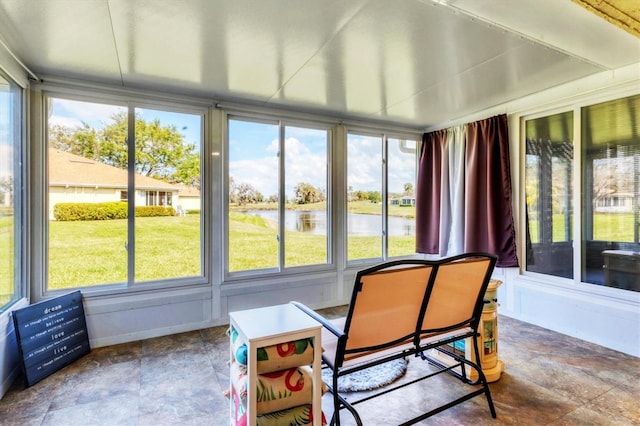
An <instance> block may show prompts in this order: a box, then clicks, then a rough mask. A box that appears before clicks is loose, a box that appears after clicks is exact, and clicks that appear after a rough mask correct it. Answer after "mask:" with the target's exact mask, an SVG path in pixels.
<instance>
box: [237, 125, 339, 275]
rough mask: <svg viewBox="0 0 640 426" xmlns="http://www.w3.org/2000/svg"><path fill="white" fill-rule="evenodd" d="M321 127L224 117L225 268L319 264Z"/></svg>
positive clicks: (325, 133) (325, 233) (323, 212)
mask: <svg viewBox="0 0 640 426" xmlns="http://www.w3.org/2000/svg"><path fill="white" fill-rule="evenodd" d="M329 137H330V132H329V130H328V129H327V128H321V127H318V128H314V127H311V126H306V125H305V126H300V125H293V124H286V123H283V122H281V121H278V122H274V121H271V122H270V121H262V122H259V121H255V120H249V119H245V118H242V117H235V116H234V117H230V118H229V120H228V138H229V140H228V147H229V149H228V152H229V154H228V155H229V157H228V197H229V198H228V214H227V236H228V259H227V262H228V263H227V264H228V271H229V272H231V273H235V272H240V271H254V270H268V269H272V270H282V269H284V268H292V267H302V266H310V265H325V264H327V263H329V262H330V259H329V251H328V247H329V244H328V242H329V235H330V233H329V229H330V226H329V220H328V211H329V210H328V209H329V202H328V200H329V194H328V188H329V186H328V182H329V171H328V170H329V169H328V158H329Z"/></svg>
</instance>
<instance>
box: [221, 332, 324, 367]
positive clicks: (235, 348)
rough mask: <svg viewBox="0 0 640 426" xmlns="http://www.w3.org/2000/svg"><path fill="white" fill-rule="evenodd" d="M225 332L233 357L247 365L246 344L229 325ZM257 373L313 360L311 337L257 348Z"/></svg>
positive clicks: (307, 363)
mask: <svg viewBox="0 0 640 426" xmlns="http://www.w3.org/2000/svg"><path fill="white" fill-rule="evenodd" d="M227 334H228V335H229V337H230V340H231V353H232V354H233V358H234V359H235V360H236V361H237V362H238V363H239V364H241V365H247V345H246V344H245V343H244V342H243V341H242V339H241V338H240V336H239V335H238V332H237V331H236V330H235V329H234V328H233V327H230V328H229V329H228V330H227ZM257 359H258V374H262V373H270V372H272V371H279V370H284V369H287V368H293V367H297V366H299V365H310V364H311V363H312V362H313V339H300V340H296V341H292V342H286V343H281V344H277V345H272V346H267V347H264V348H258V353H257Z"/></svg>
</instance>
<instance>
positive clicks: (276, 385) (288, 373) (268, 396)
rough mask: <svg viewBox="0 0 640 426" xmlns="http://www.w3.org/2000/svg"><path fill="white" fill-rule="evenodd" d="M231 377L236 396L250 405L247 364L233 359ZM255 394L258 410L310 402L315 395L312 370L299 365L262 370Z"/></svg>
mask: <svg viewBox="0 0 640 426" xmlns="http://www.w3.org/2000/svg"><path fill="white" fill-rule="evenodd" d="M231 380H232V388H233V390H234V393H235V396H236V397H238V399H239V400H240V402H241V403H242V404H243V405H244V406H245V407H246V399H247V380H248V378H247V374H246V369H245V368H244V366H242V365H240V364H238V363H236V362H233V363H231ZM255 394H256V413H257V414H264V413H271V412H274V411H280V410H284V409H287V408H292V407H295V406H298V405H303V404H308V403H310V402H311V401H312V396H313V379H312V377H311V370H310V368H308V367H299V368H289V369H286V370H281V371H275V372H271V373H265V374H259V375H258V377H257V383H256V393H255ZM232 397H233V395H232ZM245 411H246V410H245Z"/></svg>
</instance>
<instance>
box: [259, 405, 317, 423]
mask: <svg viewBox="0 0 640 426" xmlns="http://www.w3.org/2000/svg"><path fill="white" fill-rule="evenodd" d="M312 423H313V410H312V405H311V404H305V405H300V406H298V407H293V408H289V409H288V410H282V411H276V412H275V413H269V414H264V415H261V416H258V417H257V418H256V424H257V426H300V425H310V424H312ZM322 424H323V425H326V424H327V419H326V418H325V417H324V413H323V414H322Z"/></svg>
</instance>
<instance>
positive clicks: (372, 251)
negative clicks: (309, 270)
mask: <svg viewBox="0 0 640 426" xmlns="http://www.w3.org/2000/svg"><path fill="white" fill-rule="evenodd" d="M352 204H353V206H352V205H351V204H350V208H351V207H354V210H353V211H356V210H357V211H358V212H359V213H364V212H368V213H371V212H373V211H374V210H378V211H379V208H380V205H377V204H373V203H368V202H359V203H352ZM396 209H398V210H399V211H400V212H402V213H405V212H406V214H409V215H410V214H413V213H414V212H415V209H413V208H406V207H396ZM395 213H396V214H399V213H398V212H395ZM230 218H231V221H230V230H229V232H230V241H232V242H233V244H231V247H229V250H230V259H231V264H230V265H229V266H230V270H231V271H239V270H250V269H260V268H270V267H276V266H277V264H278V257H277V256H278V239H277V230H276V229H275V226H274V224H273V223H270V222H269V221H266V220H264V219H262V218H259V217H255V216H249V215H246V214H243V213H239V212H231V214H230ZM562 220H563V217H562V215H556V216H555V217H554V225H555V226H554V231H555V232H559V231H558V229H562V228H563V227H562V226H561V225H562ZM534 224H535V222H534ZM136 228H137V229H136V248H137V250H136V256H135V262H136V277H135V278H136V282H143V281H148V280H157V279H167V278H180V277H189V276H199V275H201V274H202V271H201V264H200V262H201V260H200V252H201V249H200V241H201V238H200V232H201V231H200V216H199V215H187V216H176V217H150V218H149V217H148V218H136ZM11 229H12V218H11V217H3V218H1V219H0V241H8V240H9V239H11V238H12V235H11ZM595 230H596V232H595V237H596V238H595V239H602V240H608V241H633V215H632V214H617V215H613V214H608V215H597V216H596V218H595ZM535 232H536V229H534V228H533V227H532V235H535ZM126 233H127V222H126V220H111V221H86V222H56V221H51V222H50V223H49V281H48V282H49V288H51V289H61V288H72V287H83V286H91V285H99V284H110V283H122V282H126V280H127V249H126V247H125V242H126V239H127V234H126ZM556 238H561V234H557V235H556ZM557 241H560V240H559V239H558V240H557ZM285 243H286V252H287V257H286V259H285V266H287V267H291V266H299V265H309V264H323V263H326V261H327V247H326V239H325V237H324V236H323V235H313V234H308V233H301V232H287V234H286V240H285ZM10 246H11V244H5V245H3V247H5V248H7V247H10ZM414 246H415V238H414V237H413V236H398V237H390V238H389V247H390V248H389V251H390V253H389V254H390V256H398V255H403V254H407V253H413V250H414ZM347 249H348V256H349V259H364V258H376V257H380V254H381V238H380V237H351V238H349V244H348V248H347ZM11 259H13V253H12V252H10V250H6V252H2V253H0V277H2V280H1V281H0V298H2V297H4V298H7V297H9V296H7V295H9V294H11V293H12V291H13V278H12V270H13V265H12V263H11V262H10V260H11ZM0 302H2V300H0Z"/></svg>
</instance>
